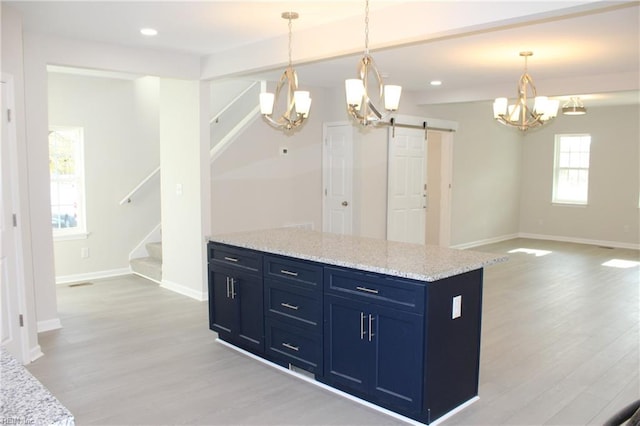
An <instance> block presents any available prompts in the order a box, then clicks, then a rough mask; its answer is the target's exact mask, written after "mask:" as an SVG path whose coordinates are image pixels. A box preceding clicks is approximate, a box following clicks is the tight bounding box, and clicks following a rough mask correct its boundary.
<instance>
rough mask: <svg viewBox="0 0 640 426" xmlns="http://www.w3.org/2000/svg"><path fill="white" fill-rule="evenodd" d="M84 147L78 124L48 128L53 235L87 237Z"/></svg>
mask: <svg viewBox="0 0 640 426" xmlns="http://www.w3.org/2000/svg"><path fill="white" fill-rule="evenodd" d="M83 146H84V136H83V129H82V128H81V127H51V128H50V129H49V172H50V175H51V227H52V228H53V236H54V237H60V238H64V237H69V236H73V237H78V236H86V220H85V208H84V206H85V205H84V155H83Z"/></svg>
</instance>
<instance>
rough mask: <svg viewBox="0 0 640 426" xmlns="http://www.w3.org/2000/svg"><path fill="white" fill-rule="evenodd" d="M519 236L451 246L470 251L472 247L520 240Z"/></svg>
mask: <svg viewBox="0 0 640 426" xmlns="http://www.w3.org/2000/svg"><path fill="white" fill-rule="evenodd" d="M519 236H520V235H519V234H509V235H502V236H500V237H493V238H486V239H484V240H477V241H472V242H469V243H462V244H456V245H454V246H451V248H454V249H461V250H464V249H468V248H472V247H478V246H484V245H487V244H493V243H499V242H502V241H507V240H513V239H514V238H518V237H519Z"/></svg>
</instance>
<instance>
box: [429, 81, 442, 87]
mask: <svg viewBox="0 0 640 426" xmlns="http://www.w3.org/2000/svg"><path fill="white" fill-rule="evenodd" d="M429 84H430V85H432V86H441V85H442V82H441V81H440V80H433V81H432V82H431V83H429Z"/></svg>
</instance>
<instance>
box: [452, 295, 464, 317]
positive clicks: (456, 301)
mask: <svg viewBox="0 0 640 426" xmlns="http://www.w3.org/2000/svg"><path fill="white" fill-rule="evenodd" d="M461 316H462V295H459V296H456V297H454V298H453V302H452V303H451V319H456V318H460V317H461Z"/></svg>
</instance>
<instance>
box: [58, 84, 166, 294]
mask: <svg viewBox="0 0 640 426" xmlns="http://www.w3.org/2000/svg"><path fill="white" fill-rule="evenodd" d="M48 90H49V124H50V125H59V126H74V127H75V126H78V127H82V128H83V129H84V138H85V140H84V159H85V195H86V197H85V199H86V215H87V232H88V234H89V236H88V237H87V239H80V240H62V241H55V242H54V251H55V273H56V280H57V281H58V282H69V281H78V280H82V279H90V277H92V276H93V277H95V276H105V275H110V274H117V273H122V272H123V271H124V272H126V271H128V270H129V257H128V256H129V252H130V251H131V250H132V249H133V248H134V247H135V246H136V244H138V243H139V242H140V241H141V240H142V239H143V238H144V237H145V236H146V235H147V234H148V233H149V232H150V231H151V230H152V229H153V228H154V227H155V226H157V225H158V224H159V223H160V178H159V177H155V178H154V179H153V180H151V181H150V182H149V183H148V184H147V185H145V186H144V187H142V188H141V190H140V191H138V192H137V193H136V194H135V195H134V197H132V202H131V203H130V204H124V205H120V204H119V202H120V200H121V199H122V198H123V197H124V196H125V195H126V194H128V193H129V191H131V190H132V189H133V188H134V187H135V186H136V185H137V184H138V183H140V182H141V181H142V179H144V178H145V177H146V176H147V175H148V174H149V173H150V172H152V171H153V170H154V169H156V168H157V167H158V166H159V165H160V140H159V115H158V104H159V79H158V78H157V77H140V78H136V79H129V80H126V79H115V78H104V77H87V76H80V75H71V74H61V73H53V72H50V73H49V80H48ZM81 248H88V249H89V257H88V258H81V256H80V250H81Z"/></svg>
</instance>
